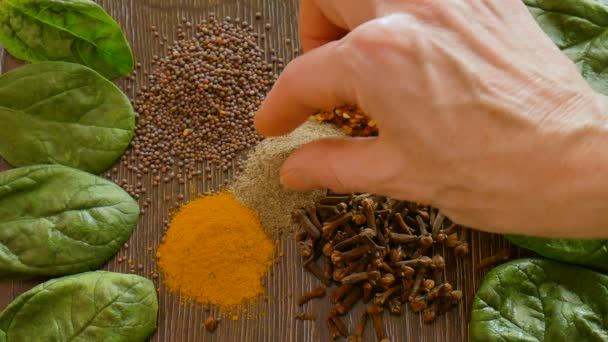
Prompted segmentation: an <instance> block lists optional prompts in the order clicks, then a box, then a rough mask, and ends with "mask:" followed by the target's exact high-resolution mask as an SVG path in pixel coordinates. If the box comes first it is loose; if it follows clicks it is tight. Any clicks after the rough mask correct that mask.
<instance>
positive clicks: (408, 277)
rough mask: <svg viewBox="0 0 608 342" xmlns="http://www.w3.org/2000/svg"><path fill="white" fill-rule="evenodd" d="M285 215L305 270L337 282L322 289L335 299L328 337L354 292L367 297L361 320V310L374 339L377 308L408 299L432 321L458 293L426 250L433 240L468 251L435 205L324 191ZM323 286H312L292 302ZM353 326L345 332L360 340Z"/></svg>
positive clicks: (392, 308) (461, 234) (392, 307)
mask: <svg viewBox="0 0 608 342" xmlns="http://www.w3.org/2000/svg"><path fill="white" fill-rule="evenodd" d="M292 216H293V220H294V221H295V222H297V223H298V224H299V225H300V230H299V232H298V233H297V235H296V240H297V241H298V245H299V248H300V254H301V255H302V259H303V261H304V267H305V268H306V270H308V271H309V272H310V273H312V274H313V275H314V276H315V277H317V278H318V279H319V280H320V281H321V282H322V283H323V284H325V286H328V287H329V286H331V285H332V284H333V283H334V282H335V283H337V284H339V285H340V286H339V287H338V288H337V289H336V290H335V291H333V292H331V293H330V300H331V302H332V303H333V304H335V306H334V308H333V309H332V310H330V312H329V315H328V317H327V325H328V327H329V329H330V337H331V339H332V340H335V339H337V338H339V337H340V336H344V337H346V336H348V331H347V328H346V326H345V325H344V323H343V322H342V320H341V318H340V316H343V315H346V314H347V313H348V312H349V310H350V309H351V308H352V307H353V306H354V305H355V304H356V303H357V302H358V301H359V300H362V301H363V302H364V303H369V306H368V309H367V315H365V316H364V317H363V318H362V320H363V322H362V323H361V324H362V326H365V320H366V319H367V317H368V316H369V317H370V318H371V320H372V322H373V326H374V329H375V332H376V336H377V338H378V340H379V341H382V340H383V339H385V338H386V336H385V333H384V327H383V324H382V315H383V312H384V310H385V308H386V309H387V310H388V311H389V312H390V313H391V314H394V315H400V314H401V312H402V305H404V304H408V305H409V307H410V309H411V310H412V311H414V312H422V315H423V320H424V322H425V323H432V322H434V321H435V320H436V319H437V317H438V316H439V315H441V314H443V313H445V312H447V311H448V310H450V309H451V308H452V307H453V306H455V305H456V304H458V303H459V302H460V300H461V298H462V292H461V291H459V290H455V289H454V288H453V286H452V285H451V284H450V283H448V282H446V280H445V275H444V268H445V260H444V258H443V257H442V256H441V255H434V256H431V255H430V254H431V252H432V250H433V249H432V247H433V245H435V244H438V245H444V246H447V247H452V248H454V249H455V254H456V255H457V256H464V255H466V254H468V253H469V246H468V242H467V232H468V230H467V229H465V228H463V227H460V226H458V225H456V224H454V223H452V222H450V220H449V219H448V218H446V217H445V216H444V215H443V214H442V213H441V212H438V211H437V210H436V209H433V208H431V207H428V206H421V205H418V204H416V203H412V202H406V201H397V200H393V199H390V198H387V197H382V196H374V195H370V194H350V195H341V194H329V195H328V196H326V197H324V198H322V199H320V200H319V201H318V202H317V203H316V204H315V206H308V207H304V208H300V209H297V210H295V211H294V212H293V214H292ZM319 259H321V263H322V266H319V265H318V264H317V262H318V260H319ZM324 293H325V290H324V289H315V290H313V291H312V292H311V293H309V294H305V295H304V296H303V297H302V298H301V300H300V302H299V303H300V304H301V305H302V304H304V303H306V302H307V301H308V300H310V299H312V298H317V297H321V296H323V295H324ZM361 331H362V329H356V331H355V333H354V336H352V337H351V338H353V340H354V341H358V340H360V339H361V336H360V335H359V336H358V334H361Z"/></svg>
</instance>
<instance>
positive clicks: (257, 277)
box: [157, 193, 275, 310]
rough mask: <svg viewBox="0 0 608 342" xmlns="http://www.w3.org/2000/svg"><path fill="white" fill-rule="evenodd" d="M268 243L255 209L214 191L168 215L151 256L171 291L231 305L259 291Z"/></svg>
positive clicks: (267, 263) (187, 297)
mask: <svg viewBox="0 0 608 342" xmlns="http://www.w3.org/2000/svg"><path fill="white" fill-rule="evenodd" d="M274 249H275V248H274V245H273V242H272V240H271V239H270V238H269V237H268V236H266V234H265V233H264V230H263V229H262V226H261V223H260V219H259V217H258V215H257V214H256V213H255V211H253V210H252V209H250V208H247V207H245V206H244V205H243V204H241V203H240V202H239V201H238V200H236V199H235V198H234V196H233V195H232V194H229V193H220V194H217V195H212V196H204V197H200V198H198V199H195V200H194V201H192V202H190V203H188V204H186V205H184V206H183V207H182V208H181V210H179V211H178V212H177V213H176V214H175V215H174V216H173V218H172V220H171V224H170V227H169V230H168V231H167V233H166V235H165V237H164V238H163V242H162V244H161V245H160V247H159V249H158V252H157V259H158V266H159V268H160V270H161V272H162V277H163V283H164V284H165V285H166V286H167V287H168V288H169V290H170V291H171V292H179V293H180V295H181V298H182V299H183V300H186V301H191V300H193V301H197V302H199V303H202V304H212V305H216V306H218V307H220V308H222V309H226V310H231V309H234V308H237V307H238V306H240V305H242V304H244V303H246V302H253V301H255V300H256V299H257V298H258V297H259V296H260V295H262V294H263V293H264V287H263V282H262V281H263V277H264V276H265V275H266V273H267V272H268V270H269V268H270V266H271V264H272V260H273V255H274Z"/></svg>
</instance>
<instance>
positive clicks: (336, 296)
mask: <svg viewBox="0 0 608 342" xmlns="http://www.w3.org/2000/svg"><path fill="white" fill-rule="evenodd" d="M352 289H353V284H342V286H340V287H338V289H336V290H335V291H333V292H332V293H331V294H330V295H329V301H330V302H331V303H332V304H336V303H338V302H339V301H341V300H342V298H344V296H346V295H347V294H349V293H350V292H351V291H352Z"/></svg>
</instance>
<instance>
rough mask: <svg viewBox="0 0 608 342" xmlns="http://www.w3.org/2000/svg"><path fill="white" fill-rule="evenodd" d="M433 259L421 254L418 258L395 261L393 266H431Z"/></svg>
mask: <svg viewBox="0 0 608 342" xmlns="http://www.w3.org/2000/svg"><path fill="white" fill-rule="evenodd" d="M432 263H433V260H432V259H431V258H429V257H427V256H422V257H420V258H418V259H411V260H404V261H399V262H396V263H395V266H410V267H428V266H431V264H432Z"/></svg>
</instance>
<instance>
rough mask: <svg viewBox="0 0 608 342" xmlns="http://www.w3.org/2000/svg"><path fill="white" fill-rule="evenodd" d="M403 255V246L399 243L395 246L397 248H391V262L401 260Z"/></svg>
mask: <svg viewBox="0 0 608 342" xmlns="http://www.w3.org/2000/svg"><path fill="white" fill-rule="evenodd" d="M404 257H405V255H404V254H403V247H402V246H401V245H399V246H397V248H393V249H391V251H390V259H391V262H392V263H397V262H399V261H401V260H403V258H404Z"/></svg>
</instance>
